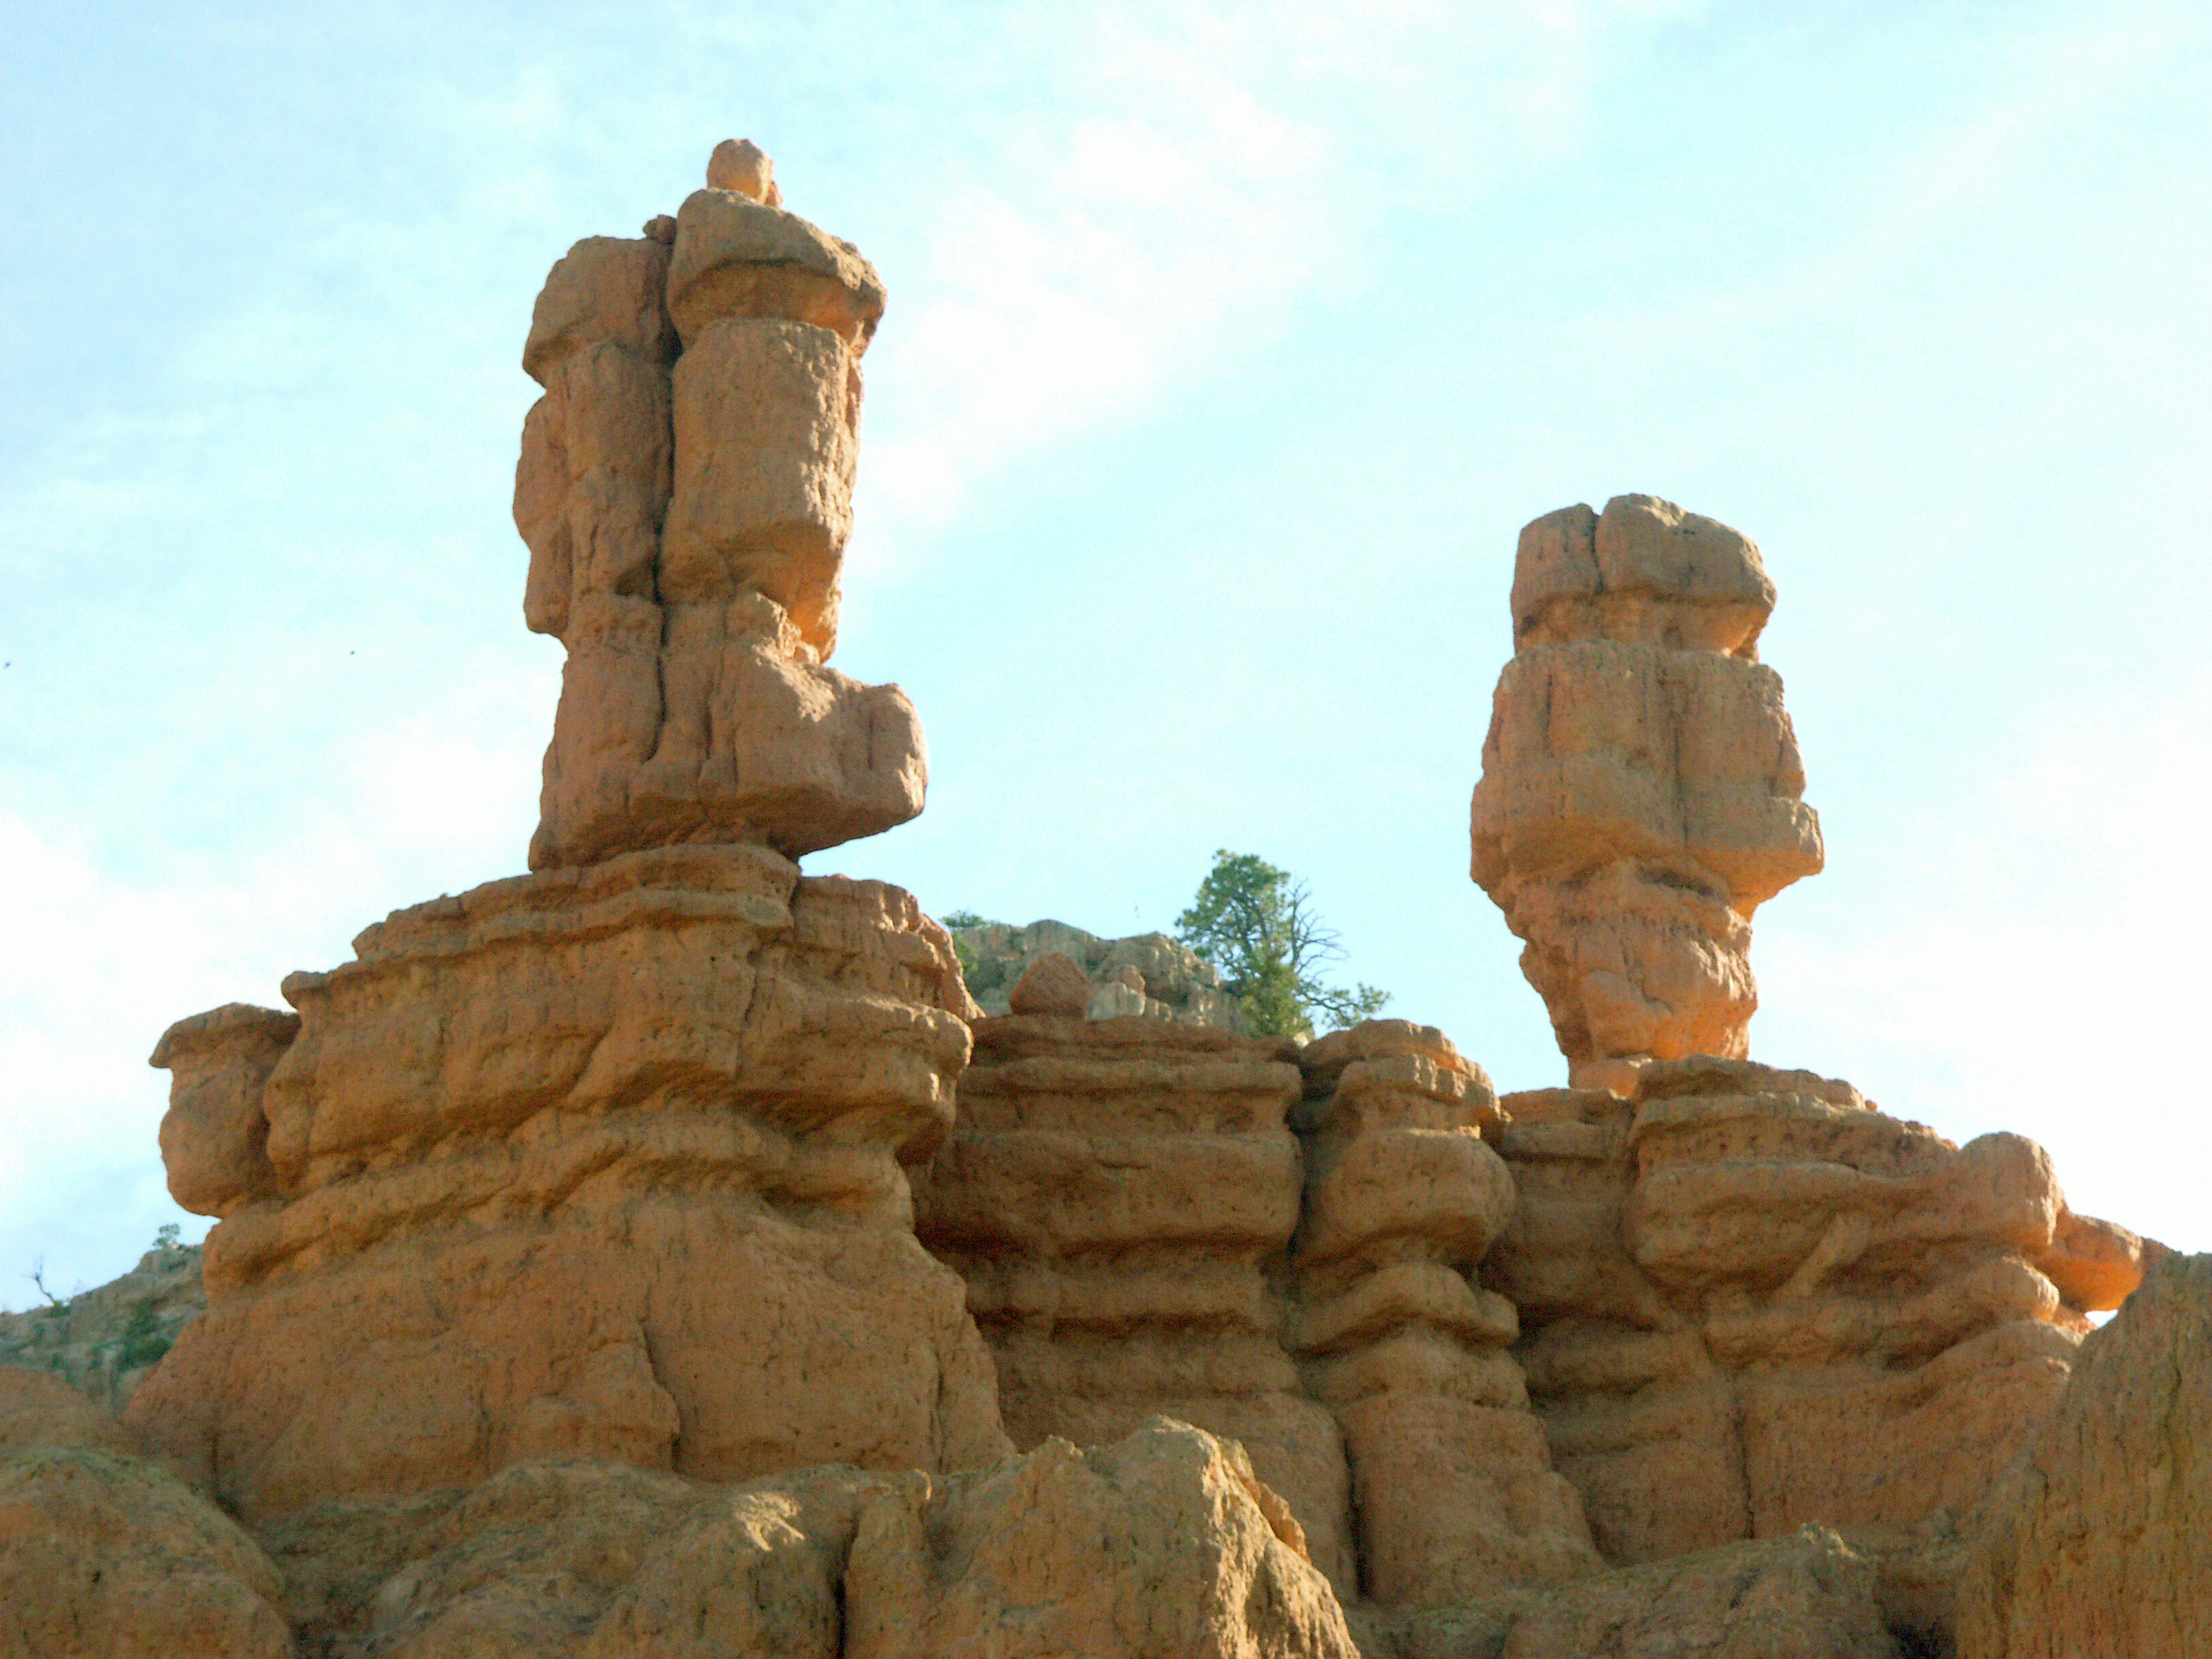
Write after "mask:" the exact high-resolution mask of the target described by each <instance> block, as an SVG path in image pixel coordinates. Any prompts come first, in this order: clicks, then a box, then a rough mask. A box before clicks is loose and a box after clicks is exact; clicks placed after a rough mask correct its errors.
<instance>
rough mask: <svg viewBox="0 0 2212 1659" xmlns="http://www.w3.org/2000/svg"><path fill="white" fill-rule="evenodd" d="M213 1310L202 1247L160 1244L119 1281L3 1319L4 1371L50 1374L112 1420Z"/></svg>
mask: <svg viewBox="0 0 2212 1659" xmlns="http://www.w3.org/2000/svg"><path fill="white" fill-rule="evenodd" d="M206 1306H207V1291H206V1288H205V1286H204V1285H203V1284H202V1282H201V1279H200V1249H199V1246H198V1245H197V1244H167V1243H163V1244H156V1245H155V1247H154V1248H153V1249H150V1250H149V1251H147V1252H146V1254H145V1255H143V1256H141V1257H140V1258H139V1260H138V1265H137V1267H133V1268H132V1269H131V1271H130V1272H129V1273H125V1274H124V1275H123V1276H122V1277H121V1278H120V1279H111V1280H109V1281H108V1282H107V1283H106V1284H105V1285H100V1286H98V1287H97V1288H95V1289H93V1290H89V1291H79V1292H77V1293H76V1295H74V1296H70V1297H64V1298H62V1299H60V1300H58V1301H57V1302H54V1303H52V1304H48V1305H47V1306H46V1307H42V1308H31V1309H27V1310H25V1311H23V1312H21V1313H0V1365H20V1366H22V1367H24V1368H25V1369H26V1370H37V1371H48V1372H51V1373H52V1374H53V1375H54V1376H58V1377H60V1378H62V1379H63V1380H64V1381H65V1382H67V1383H71V1384H73V1385H74V1386H75V1387H76V1388H78V1389H82V1391H83V1392H84V1393H86V1394H88V1395H90V1396H91V1397H92V1398H93V1399H94V1400H97V1401H100V1404H102V1405H103V1406H105V1407H107V1409H108V1410H110V1411H112V1412H119V1411H121V1410H122V1409H123V1407H125V1405H126V1404H127V1403H128V1402H129V1401H130V1399H131V1395H132V1394H133V1393H134V1392H136V1390H137V1387H138V1385H139V1383H142V1382H143V1381H144V1380H145V1378H146V1375H147V1373H148V1372H149V1370H152V1368H153V1366H154V1364H155V1362H156V1361H157V1360H159V1359H160V1358H161V1356H162V1355H163V1354H165V1353H167V1352H168V1351H169V1348H170V1346H171V1345H172V1344H173V1343H174V1342H175V1341H176V1340H177V1334H178V1332H179V1331H181V1330H182V1329H184V1328H185V1326H186V1325H187V1324H189V1323H190V1322H191V1321H192V1320H193V1319H194V1318H196V1317H197V1316H198V1314H199V1312H200V1310H202V1309H203V1308H204V1307H206Z"/></svg>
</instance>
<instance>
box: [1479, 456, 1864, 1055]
mask: <svg viewBox="0 0 2212 1659" xmlns="http://www.w3.org/2000/svg"><path fill="white" fill-rule="evenodd" d="M1773 607H1774V585H1773V584H1772V583H1771V581H1769V580H1767V576H1766V572H1765V567H1764V565H1763V563H1762V562H1761V561H1760V558H1759V549H1758V548H1757V547H1755V546H1754V545H1753V544H1752V543H1751V542H1750V541H1749V540H1748V539H1747V538H1745V537H1743V536H1741V535H1740V534H1738V533H1737V532H1735V531H1733V530H1731V529H1729V527H1728V526H1726V525H1723V524H1720V523H1717V522H1716V521H1715V520H1711V519H1707V518H1704V517H1701V516H1699V514H1697V513H1685V512H1684V511H1683V510H1682V509H1681V508H1680V507H1676V506H1674V504H1673V503H1671V502H1668V501H1660V500H1658V499H1657V498H1656V497H1655V496H1650V495H1617V496H1615V497H1614V498H1613V500H1612V501H1608V502H1607V504H1606V508H1605V511H1604V512H1603V513H1593V512H1592V511H1591V510H1590V509H1589V507H1565V508H1563V509H1561V510H1560V511H1559V512H1557V513H1547V515H1546V516H1545V517H1543V518H1541V519H1539V520H1536V521H1535V522H1534V523H1533V524H1531V525H1529V526H1528V528H1527V529H1525V530H1523V531H1522V532H1521V546H1520V551H1519V555H1518V557H1517V559H1516V563H1515V567H1514V578H1513V625H1514V655H1513V659H1512V660H1511V661H1510V662H1509V663H1507V664H1506V665H1505V669H1504V673H1503V674H1501V675H1500V676H1499V678H1498V690H1497V695H1496V696H1495V698H1494V700H1493V706H1492V716H1491V723H1490V732H1489V736H1488V737H1487V738H1486V739H1485V741H1484V743H1483V749H1482V781H1481V782H1480V784H1478V785H1477V786H1476V788H1475V792H1474V808H1473V815H1472V833H1473V842H1474V879H1475V880H1476V881H1477V882H1478V883H1480V884H1481V886H1482V888H1483V890H1484V891H1486V892H1487V893H1488V894H1489V895H1490V896H1491V897H1492V899H1494V900H1495V901H1496V902H1498V906H1499V907H1500V908H1502V909H1504V912H1505V917H1506V921H1507V922H1508V924H1509V925H1510V927H1512V929H1513V931H1514V933H1516V935H1517V936H1519V938H1520V939H1522V943H1523V944H1524V945H1525V946H1526V948H1525V949H1524V950H1523V951H1522V956H1521V967H1522V972H1524V973H1525V974H1527V975H1528V981H1529V982H1530V983H1531V984H1532V985H1534V987H1536V989H1537V991H1538V992H1539V993H1540V994H1541V995H1542V997H1543V999H1544V1005H1545V1006H1546V1007H1547V1009H1548V1010H1549V1011H1550V1012H1551V1017H1552V1029H1553V1032H1554V1033H1555V1034H1556V1035H1557V1036H1558V1038H1559V1047H1560V1048H1561V1050H1562V1051H1563V1052H1564V1053H1565V1055H1566V1057H1567V1062H1568V1066H1569V1076H1570V1080H1571V1082H1573V1083H1575V1084H1576V1085H1578V1086H1590V1087H1607V1086H1612V1085H1616V1084H1625V1081H1626V1079H1630V1078H1632V1076H1633V1074H1634V1071H1635V1068H1636V1067H1637V1066H1639V1065H1641V1064H1644V1063H1645V1062H1647V1061H1649V1060H1680V1059H1682V1058H1684V1057H1686V1056H1687V1055H1691V1054H1715V1055H1719V1056H1722V1057H1723V1058H1732V1059H1741V1058H1743V1057H1744V1056H1745V1055H1747V1054H1748V1053H1749V1051H1750V1050H1749V1046H1748V1038H1747V1026H1748V1025H1749V1024H1750V1020H1751V1016H1752V1013H1753V1011H1754V1010H1755V1009H1756V1008H1757V1007H1758V1006H1759V994H1758V990H1757V987H1756V986H1755V985H1754V983H1753V979H1752V974H1751V963H1750V947H1751V917H1752V913H1753V911H1754V910H1755V909H1757V908H1758V907H1759V905H1760V904H1762V903H1763V902H1765V901H1766V900H1767V899H1770V898H1771V897H1772V896H1774V895H1775V894H1776V893H1778V892H1779V891H1781V890H1782V889H1783V888H1784V887H1785V886H1787V885H1789V884H1790V883H1791V882H1793V881H1796V880H1797V879H1799V878H1801V877H1804V876H1808V875H1810V874H1812V873H1813V872H1815V871H1817V870H1818V869H1820V863H1821V857H1822V854H1821V846H1820V821H1819V819H1818V818H1816V817H1814V813H1813V810H1812V809H1811V808H1810V807H1808V806H1807V805H1805V804H1804V802H1803V800H1802V799H1801V797H1802V794H1803V793H1804V787H1805V773H1804V767H1803V765H1802V763H1801V762H1800V760H1799V758H1798V754H1797V740H1796V734H1795V733H1794V732H1792V731H1791V729H1790V717H1789V715H1788V714H1786V713H1785V712H1784V709H1783V706H1782V681H1781V679H1780V678H1779V677H1778V675H1776V674H1775V673H1774V671H1772V670H1771V669H1769V668H1766V667H1764V666H1762V665H1760V663H1759V656H1758V641H1759V630H1760V629H1761V628H1763V627H1764V626H1765V622H1766V618H1767V617H1768V615H1769V613H1770V612H1771V611H1772V610H1773Z"/></svg>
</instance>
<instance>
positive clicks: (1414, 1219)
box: [1291, 1020, 1601, 1606]
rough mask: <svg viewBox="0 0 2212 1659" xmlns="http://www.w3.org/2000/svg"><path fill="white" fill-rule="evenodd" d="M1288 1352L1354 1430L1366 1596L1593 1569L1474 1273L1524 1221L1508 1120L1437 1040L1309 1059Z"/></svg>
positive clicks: (1509, 1323)
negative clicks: (1503, 1155)
mask: <svg viewBox="0 0 2212 1659" xmlns="http://www.w3.org/2000/svg"><path fill="white" fill-rule="evenodd" d="M1298 1063H1299V1066H1300V1067H1301V1069H1302V1071H1303V1073H1304V1097H1303V1099H1302V1100H1301V1102H1300V1103H1299V1105H1298V1108H1297V1115H1296V1118H1295V1121H1296V1123H1297V1128H1298V1130H1299V1131H1300V1136H1301V1139H1302V1140H1303V1143H1304V1184H1305V1193H1304V1218H1303V1220H1302V1222H1301V1225H1300V1227H1299V1231H1298V1236H1297V1245H1296V1248H1295V1249H1294V1250H1293V1252H1292V1254H1291V1261H1292V1263H1293V1266H1294V1268H1295V1275H1296V1277H1295V1284H1296V1287H1297V1308H1296V1313H1295V1322H1296V1328H1295V1331H1294V1333H1293V1335H1292V1342H1293V1346H1295V1348H1296V1349H1297V1352H1298V1353H1299V1355H1300V1357H1301V1361H1302V1367H1301V1368H1302V1370H1303V1373H1304V1381H1305V1383H1306V1386H1307V1388H1308V1389H1309V1391H1310V1393H1311V1394H1312V1395H1314V1396H1315V1397H1316V1398H1317V1399H1319V1400H1321V1401H1324V1402H1326V1403H1327V1404H1328V1407H1329V1408H1330V1409H1331V1410H1332V1411H1333V1412H1334V1413H1335V1415H1336V1419H1337V1421H1338V1423H1339V1425H1340V1426H1341V1428H1342V1430H1343V1433H1344V1441H1345V1448H1346V1455H1347V1458H1348V1461H1349V1464H1350V1468H1351V1473H1352V1483H1353V1493H1354V1499H1355V1505H1356V1508H1357V1510H1358V1516H1359V1528H1358V1536H1359V1557H1360V1562H1361V1566H1362V1582H1363V1585H1364V1589H1365V1591H1366V1593H1367V1594H1368V1595H1370V1596H1371V1597H1373V1598H1374V1599H1375V1600H1376V1601H1384V1602H1392V1603H1408V1604H1421V1605H1430V1606H1434V1605H1439V1604H1444V1603H1449V1602H1454V1601H1471V1600H1473V1599H1474V1598H1476V1597H1478V1596H1480V1595H1486V1594H1487V1593H1490V1592H1492V1591H1494V1590H1496V1589H1499V1588H1501V1587H1505V1586H1511V1585H1522V1584H1532V1583H1559V1582H1562V1581H1564V1580H1566V1579H1570V1578H1574V1577H1580V1576H1581V1575H1583V1574H1584V1573H1589V1572H1593V1571H1597V1570H1598V1568H1599V1566H1600V1565H1601V1564H1600V1562H1599V1559H1598V1557H1597V1553H1596V1552H1595V1549H1593V1548H1592V1547H1591V1544H1590V1538H1589V1528H1587V1526H1586V1525H1585V1524H1584V1522H1583V1514H1582V1505H1581V1502H1580V1500H1579V1498H1577V1495H1576V1492H1575V1490H1574V1488H1573V1487H1572V1486H1569V1485H1568V1484H1567V1483H1566V1482H1565V1480H1561V1479H1560V1478H1559V1475H1557V1474H1554V1473H1553V1469H1552V1464H1551V1458H1550V1455H1549V1454H1548V1452H1547V1449H1546V1446H1545V1443H1544V1435H1543V1431H1542V1428H1541V1425H1539V1424H1538V1423H1537V1421H1536V1419H1534V1417H1532V1416H1531V1415H1530V1414H1529V1413H1528V1393H1527V1390H1526V1388H1525V1387H1524V1384H1523V1381H1522V1375H1521V1368H1520V1366H1519V1365H1518V1364H1516V1363H1515V1362H1514V1360H1513V1358H1512V1357H1511V1355H1510V1352H1508V1348H1509V1346H1510V1344H1511V1342H1512V1341H1513V1340H1514V1338H1515V1337H1516V1335H1517V1334H1518V1324H1517V1322H1516V1316H1515V1313H1514V1309H1513V1305H1512V1304H1510V1302H1508V1301H1506V1300H1505V1298H1504V1297H1501V1296H1498V1295H1497V1294H1495V1293H1494V1292H1492V1291H1486V1290H1482V1289H1480V1288H1478V1287H1477V1286H1476V1285H1474V1283H1473V1282H1472V1279H1471V1274H1472V1273H1473V1271H1474V1267H1475V1264H1476V1263H1477V1262H1479V1261H1481V1260H1482V1257H1483V1255H1484V1254H1485V1253H1486V1251H1488V1249H1490V1246H1491V1243H1492V1241H1493V1240H1494V1239H1496V1238H1497V1237H1498V1234H1499V1232H1500V1231H1502V1230H1503V1229H1504V1225H1505V1223H1506V1218H1507V1217H1508V1216H1510V1214H1511V1212H1512V1209H1513V1178H1512V1176H1510V1175H1509V1174H1508V1173H1507V1171H1506V1168H1505V1165H1504V1163H1503V1162H1502V1161H1501V1160H1500V1159H1499V1158H1498V1154H1497V1153H1496V1152H1493V1151H1492V1149H1491V1148H1490V1146H1488V1145H1487V1144H1486V1142H1485V1141H1484V1139H1483V1131H1484V1130H1485V1128H1490V1129H1493V1130H1494V1129H1496V1128H1497V1127H1498V1126H1499V1124H1500V1122H1501V1121H1502V1120H1501V1119H1500V1116H1499V1115H1498V1101H1497V1097H1496V1095H1495V1093H1494V1092H1493V1091H1492V1089H1491V1086H1490V1079H1488V1078H1486V1077H1485V1076H1484V1075H1483V1073H1482V1072H1481V1070H1480V1067H1478V1066H1473V1065H1471V1064H1469V1063H1468V1061H1467V1060H1464V1059H1462V1057H1461V1055H1460V1054H1459V1052H1458V1050H1456V1049H1455V1048H1453V1047H1452V1045H1451V1043H1450V1042H1449V1040H1448V1039H1447V1038H1446V1037H1445V1036H1444V1035H1443V1033H1442V1032H1441V1031H1438V1030H1436V1029H1435V1028H1434V1027H1432V1026H1423V1025H1414V1024H1410V1023H1409V1022H1407V1021H1405V1020H1368V1021H1365V1022H1363V1023H1362V1024H1358V1025H1357V1026H1354V1027H1352V1029H1351V1030H1344V1031H1337V1032H1334V1033H1332V1034H1331V1035H1330V1036H1326V1037H1323V1038H1322V1039H1321V1041H1319V1042H1315V1043H1312V1044H1310V1045H1308V1046H1307V1047H1306V1048H1303V1049H1301V1050H1300V1051H1299V1052H1298Z"/></svg>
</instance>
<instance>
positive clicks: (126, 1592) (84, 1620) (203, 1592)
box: [0, 1366, 292, 1659]
mask: <svg viewBox="0 0 2212 1659" xmlns="http://www.w3.org/2000/svg"><path fill="white" fill-rule="evenodd" d="M282 1599H283V1581H282V1580H281V1579H280V1578H279V1577H278V1575H277V1573H276V1569H275V1567H274V1566H272V1565H270V1561H269V1559H268V1558H267V1557H266V1556H264V1554H263V1553H262V1552H261V1550H260V1549H259V1548H258V1547H257V1546H256V1545H255V1543H254V1542H253V1541H252V1539H251V1538H249V1537H247V1536H246V1534H245V1532H244V1531H242V1530H241V1529H240V1528H239V1526H238V1525H237V1523H236V1522H234V1521H232V1520H231V1519H230V1518H229V1517H228V1516H225V1515H223V1514H222V1512H221V1511H220V1510H217V1509H216V1507H215V1506H214V1505H213V1504H210V1503H208V1502H207V1501H206V1500H205V1499H204V1498H201V1497H200V1496H199V1495H198V1494H197V1493H196V1492H192V1491H191V1489H190V1488H189V1487H187V1486H185V1485H184V1484H183V1483H182V1482H181V1481H179V1480H177V1479H176V1477H175V1476H174V1475H173V1474H169V1473H168V1472H167V1471H166V1470H164V1469H161V1468H158V1467H156V1466H155V1464H153V1463H152V1462H148V1461H147V1460H146V1459H144V1458H143V1457H140V1456H138V1455H137V1453H136V1449H135V1448H134V1447H133V1445H132V1443H131V1440H130V1438H129V1437H127V1436H126V1435H125V1433H124V1432H123V1431H122V1429H121V1428H120V1427H119V1426H118V1425H117V1424H116V1423H115V1421H114V1420H113V1419H112V1418H111V1417H109V1416H108V1415H107V1414H106V1413H105V1412H103V1411H100V1409H99V1408H97V1407H94V1406H93V1405H92V1404H91V1403H90V1402H89V1401H87V1400H86V1399H85V1398H84V1397H83V1396H82V1395H81V1394H79V1393H77V1392H76V1390H74V1389H71V1388H70V1386H69V1385H68V1384H67V1383H64V1382H62V1381H61V1380H60V1379H59V1378H58V1377H55V1376H50V1375H47V1374H45V1373H40V1372H33V1371H25V1370H16V1369H13V1368H9V1367H5V1366H0V1654H8V1655H10V1656H14V1655H22V1656H26V1659H47V1656H54V1659H61V1656H75V1655H94V1654H99V1655H112V1656H114V1659H179V1656H183V1659H201V1656H205V1659H216V1656H222V1659H289V1656H290V1655H291V1652H292V1637H291V1631H290V1628H289V1626H288V1625H287V1624H286V1622H285V1620H284V1618H283V1613H281V1612H280V1611H279V1606H280V1603H281V1601H282Z"/></svg>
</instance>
